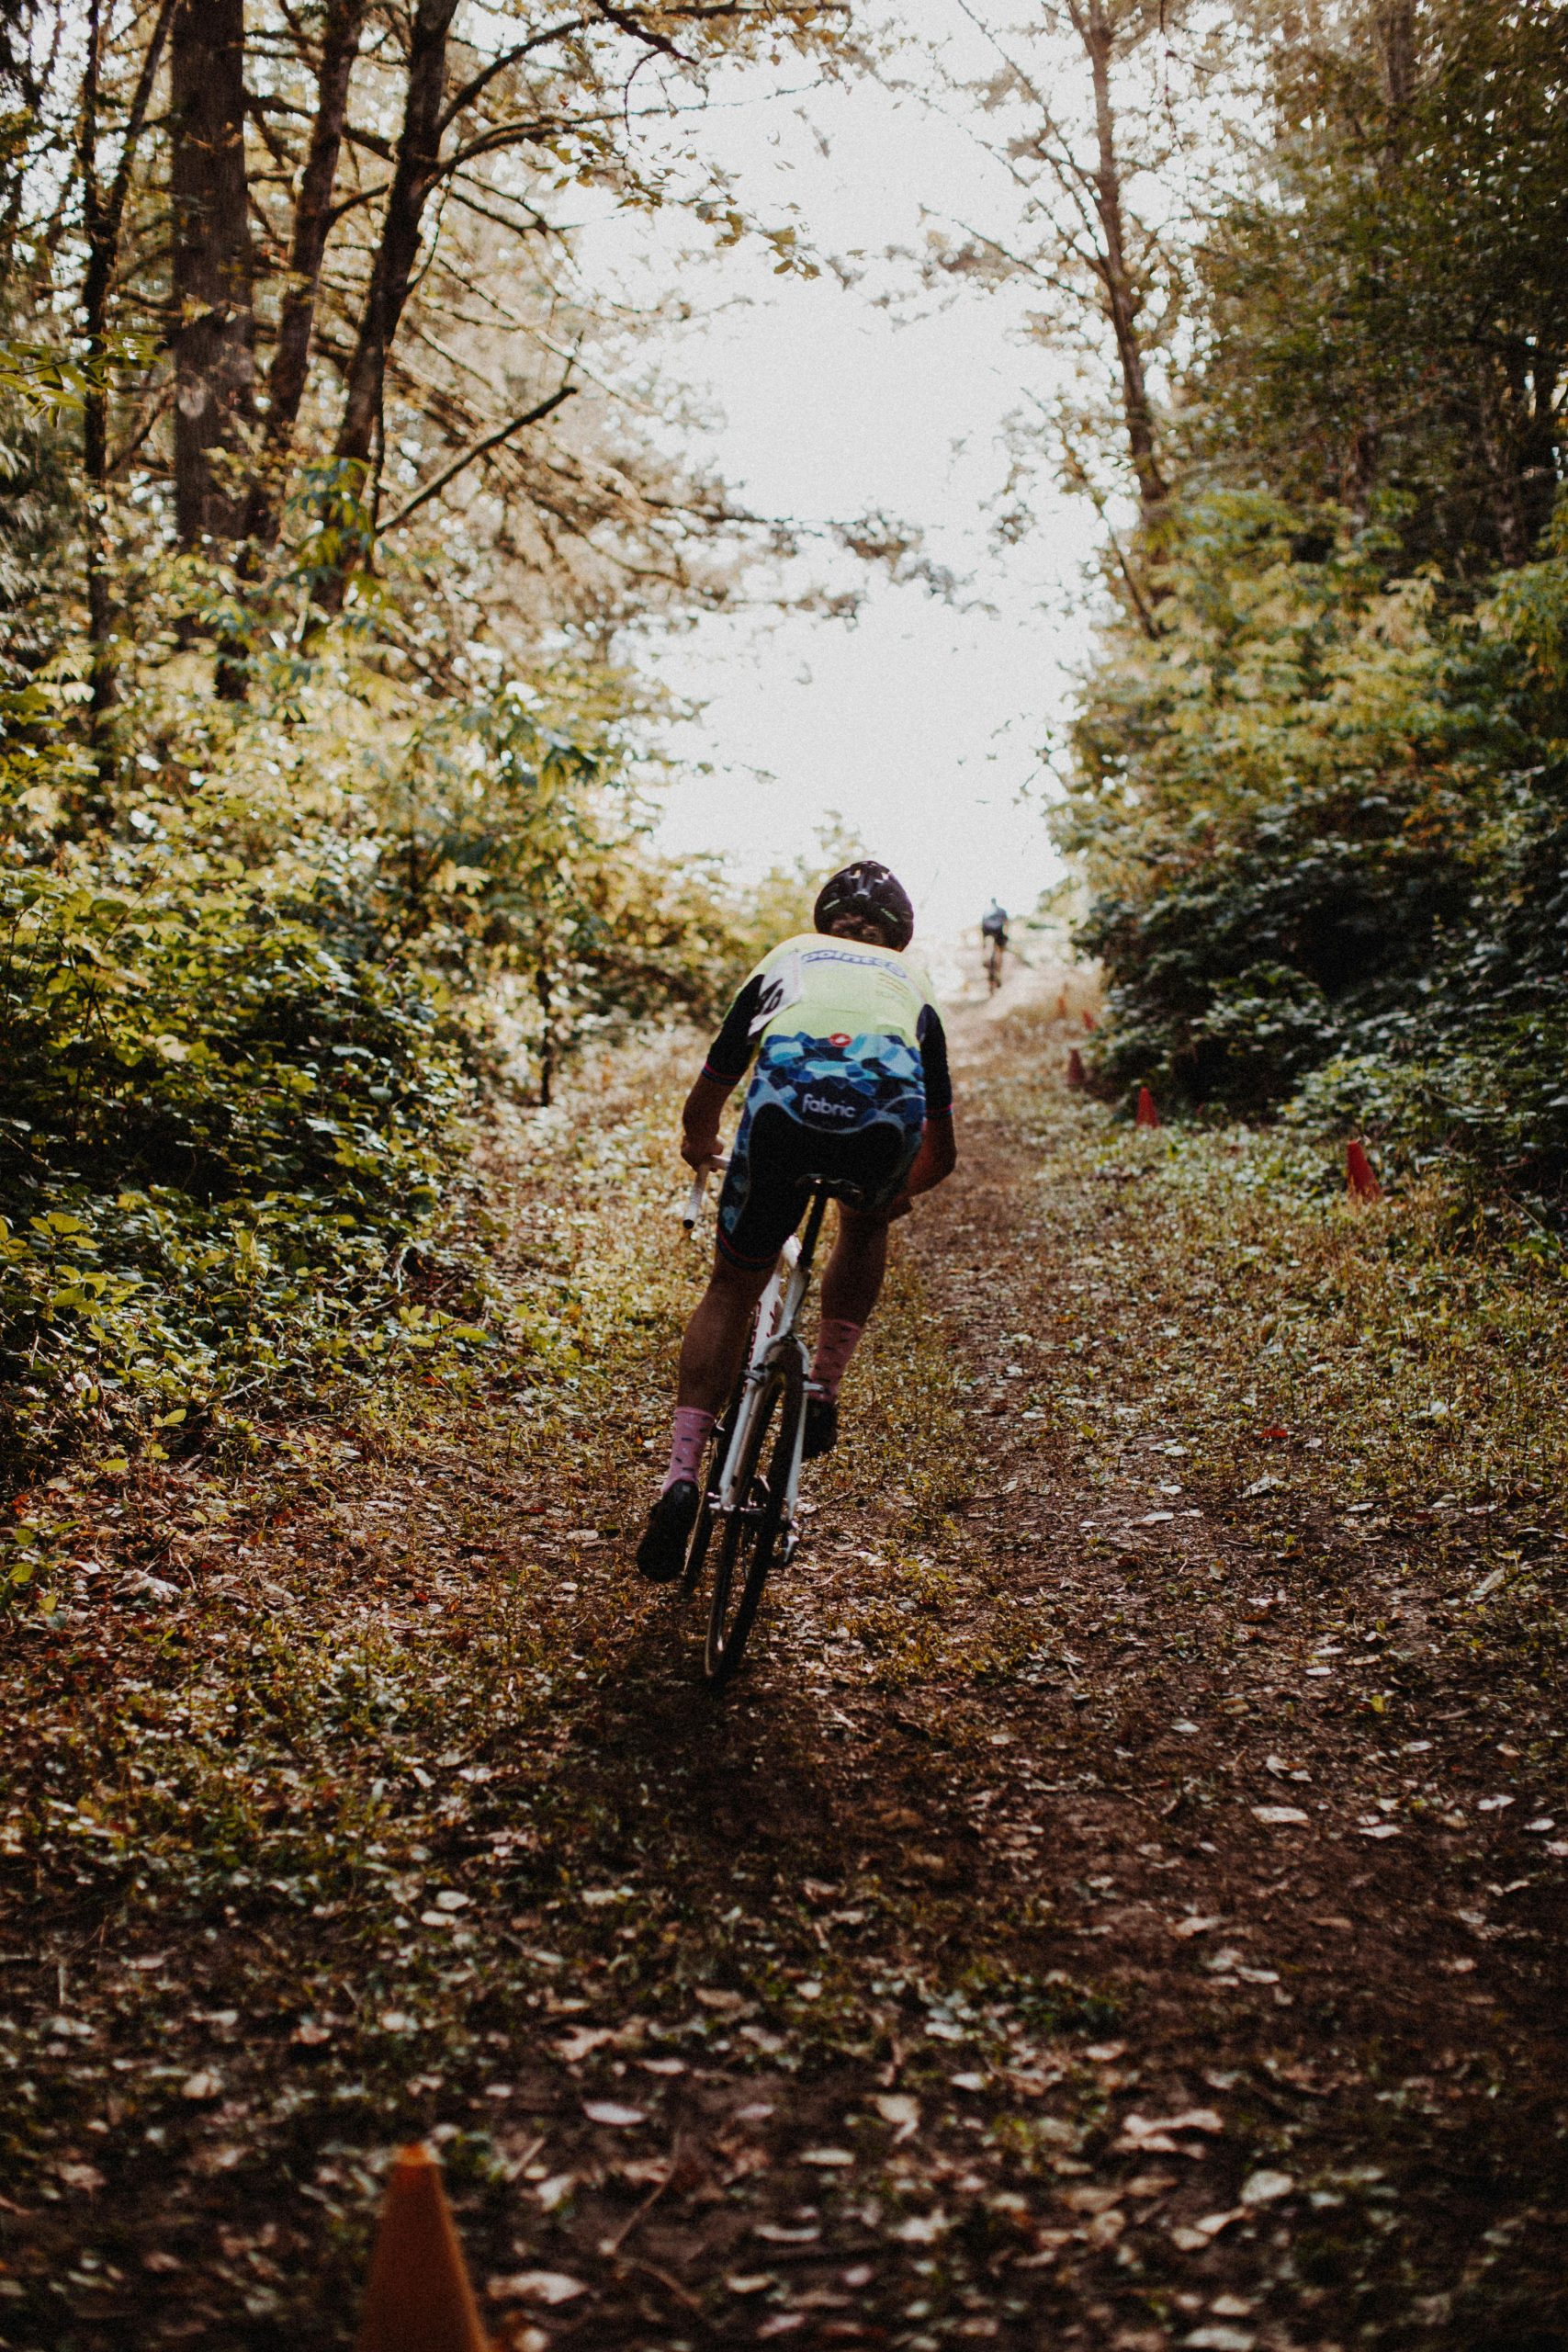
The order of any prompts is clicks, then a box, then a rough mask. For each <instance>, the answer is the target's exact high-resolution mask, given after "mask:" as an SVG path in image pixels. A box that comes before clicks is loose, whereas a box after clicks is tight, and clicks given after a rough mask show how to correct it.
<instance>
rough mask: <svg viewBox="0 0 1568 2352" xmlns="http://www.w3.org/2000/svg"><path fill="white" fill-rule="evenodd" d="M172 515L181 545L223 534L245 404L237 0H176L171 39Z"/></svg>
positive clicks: (245, 251)
mask: <svg viewBox="0 0 1568 2352" xmlns="http://www.w3.org/2000/svg"><path fill="white" fill-rule="evenodd" d="M169 84H170V86H169V121H170V132H171V155H170V171H169V197H170V204H171V209H172V211H173V216H174V218H173V224H172V225H173V250H174V263H173V274H172V275H173V293H174V309H175V318H174V334H173V341H174V352H175V527H176V529H177V531H178V533H179V537H180V539H181V541H182V542H183V544H184V545H186V546H187V547H189V546H193V545H195V544H197V542H198V541H200V540H201V539H203V538H207V537H211V538H214V539H219V540H224V541H231V540H233V539H236V538H237V537H239V535H240V531H241V528H242V526H243V517H244V514H245V509H246V505H247V503H248V501H247V498H246V494H245V490H244V486H243V482H242V481H241V479H240V476H239V472H238V469H237V467H235V466H232V465H226V464H224V463H223V462H222V461H223V460H224V458H228V457H230V456H232V455H235V454H237V453H238V451H239V450H240V448H241V447H242V444H243V437H244V429H245V427H246V426H247V425H248V424H249V423H250V421H251V419H252V417H253V415H254V388H255V309H254V250H253V246H252V241H251V223H250V213H249V193H248V187H247V173H246V164H245V24H244V0H177V6H175V16H174V24H173V28H172V32H171V36H170V44H169Z"/></svg>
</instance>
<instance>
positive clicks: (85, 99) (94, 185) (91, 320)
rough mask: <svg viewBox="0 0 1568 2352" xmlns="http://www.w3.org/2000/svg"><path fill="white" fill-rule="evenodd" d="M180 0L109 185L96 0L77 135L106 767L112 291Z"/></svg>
mask: <svg viewBox="0 0 1568 2352" xmlns="http://www.w3.org/2000/svg"><path fill="white" fill-rule="evenodd" d="M174 10H175V0H160V6H159V9H158V13H157V16H156V17H154V19H153V22H152V31H151V33H150V34H149V35H148V40H147V46H146V48H145V50H144V51H142V56H141V70H140V71H139V73H138V74H137V77H136V86H135V89H134V91H133V92H132V94H131V100H130V110H129V112H128V114H127V116H126V119H125V130H124V132H123V134H122V136H121V140H120V150H119V161H118V164H117V165H116V167H115V175H114V178H113V180H112V181H111V182H110V183H109V187H108V188H107V192H106V190H105V188H104V186H103V182H102V179H101V178H100V176H99V172H98V132H99V121H98V101H99V96H100V81H101V75H102V60H103V22H102V10H101V7H100V6H99V0H89V6H88V9H87V25H86V31H87V55H86V62H85V67H84V70H83V75H82V113H81V123H80V130H79V135H78V141H77V165H78V169H79V170H80V173H81V178H82V226H83V233H84V237H85V243H86V248H87V265H86V267H85V270H84V271H83V274H82V313H83V323H84V328H85V337H86V345H87V351H86V356H87V387H86V390H85V393H84V395H83V400H82V473H83V477H84V481H85V490H86V502H85V503H86V518H85V548H86V575H87V644H88V649H89V661H90V663H91V684H92V694H93V700H92V718H91V725H92V731H93V739H94V752H95V756H96V759H97V762H98V765H99V767H100V769H102V768H103V766H104V764H105V762H106V759H107V742H106V738H105V729H106V723H107V715H108V713H109V711H111V710H112V709H113V707H114V706H115V703H116V702H117V701H118V685H117V682H116V679H115V673H114V658H113V655H112V653H111V651H110V650H109V649H110V643H111V639H112V637H113V632H114V597H113V592H112V588H111V584H110V579H109V564H108V548H107V545H106V541H105V531H106V519H105V515H104V497H105V492H106V490H107V481H108V435H109V395H108V386H107V383H106V382H105V380H104V376H103V364H104V356H105V352H106V349H107V334H108V318H109V293H110V288H112V286H113V283H114V271H115V263H116V261H117V260H118V254H119V232H120V227H121V223H122V222H123V220H124V219H125V206H126V199H127V198H128V197H129V195H130V175H131V169H132V166H133V164H134V163H135V160H136V150H137V147H138V145H139V143H140V141H141V133H142V130H143V129H144V127H145V125H146V121H147V109H148V107H149V105H150V104H151V101H152V85H153V83H154V82H155V81H156V79H157V74H158V67H159V64H160V62H162V59H163V53H164V41H165V40H166V39H167V38H168V31H169V23H170V19H171V17H173V15H174Z"/></svg>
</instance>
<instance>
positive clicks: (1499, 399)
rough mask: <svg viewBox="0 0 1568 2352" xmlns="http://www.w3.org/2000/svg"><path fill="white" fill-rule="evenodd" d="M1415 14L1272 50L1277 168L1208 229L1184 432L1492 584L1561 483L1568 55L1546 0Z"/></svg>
mask: <svg viewBox="0 0 1568 2352" xmlns="http://www.w3.org/2000/svg"><path fill="white" fill-rule="evenodd" d="M1400 16H1401V12H1400V11H1399V10H1397V9H1385V8H1374V7H1371V6H1366V5H1360V6H1351V7H1349V8H1347V9H1345V10H1342V11H1337V12H1336V16H1335V18H1333V19H1330V20H1328V21H1327V22H1325V20H1324V19H1322V18H1317V19H1309V20H1308V21H1307V23H1306V24H1304V25H1303V22H1302V20H1300V19H1297V20H1296V21H1295V23H1294V25H1293V26H1292V28H1291V29H1290V30H1288V31H1287V32H1286V33H1285V34H1284V36H1283V38H1282V39H1281V40H1280V41H1279V42H1278V44H1277V45H1276V47H1275V49H1274V51H1273V54H1272V57H1271V59H1270V60H1269V62H1270V65H1271V67H1272V81H1273V96H1274V100H1275V108H1276V115H1275V125H1274V132H1275V135H1274V140H1273V142H1272V145H1271V147H1270V148H1269V150H1268V151H1267V156H1266V165H1265V172H1264V175H1263V176H1262V178H1261V180H1260V182H1259V184H1258V186H1257V187H1254V188H1253V189H1252V190H1251V191H1250V192H1249V193H1248V194H1247V196H1246V197H1245V198H1242V199H1241V200H1239V201H1238V202H1236V203H1235V204H1234V205H1233V206H1232V207H1230V208H1229V209H1228V210H1226V211H1224V213H1223V214H1222V215H1221V217H1220V218H1219V220H1217V221H1216V222H1215V224H1214V227H1213V232H1212V233H1211V234H1210V236H1209V237H1208V239H1207V240H1206V242H1205V248H1204V253H1203V256H1202V262H1201V301H1200V305H1199V308H1200V313H1201V320H1202V360H1201V371H1200V374H1199V377H1198V380H1197V382H1196V383H1195V384H1194V386H1193V390H1195V392H1196V393H1197V395H1198V397H1197V399H1196V401H1195V402H1194V403H1193V404H1192V406H1191V407H1190V411H1189V415H1188V424H1189V426H1190V440H1191V442H1192V444H1193V446H1194V447H1195V450H1196V452H1197V453H1198V454H1199V455H1200V456H1201V458H1204V459H1206V460H1207V461H1208V462H1209V463H1210V464H1211V465H1212V464H1215V463H1217V464H1218V465H1219V466H1220V468H1221V469H1222V470H1223V472H1224V475H1225V476H1226V477H1227V478H1228V479H1232V480H1240V481H1247V482H1256V481H1258V480H1259V479H1263V480H1267V481H1269V482H1271V483H1272V484H1274V485H1275V486H1276V487H1278V488H1281V489H1283V490H1284V491H1285V492H1286V494H1287V495H1289V496H1291V497H1293V498H1298V499H1303V498H1304V499H1306V500H1309V501H1310V500H1316V499H1318V498H1322V497H1325V496H1327V497H1330V498H1334V499H1338V500H1342V501H1344V502H1345V503H1348V504H1350V505H1353V506H1354V507H1355V508H1356V509H1357V511H1358V513H1359V514H1360V515H1372V514H1380V513H1381V514H1382V515H1383V516H1384V517H1385V519H1388V520H1392V521H1393V522H1395V523H1396V526H1397V529H1398V533H1399V538H1400V544H1401V547H1402V548H1403V562H1404V564H1405V565H1411V566H1413V565H1415V564H1416V563H1420V562H1425V561H1430V560H1437V561H1438V562H1439V563H1440V564H1441V566H1442V568H1443V570H1444V571H1445V573H1446V574H1448V575H1450V576H1453V577H1461V578H1464V579H1467V580H1473V581H1478V582H1484V579H1485V575H1486V573H1487V572H1488V571H1490V570H1491V569H1492V568H1493V567H1494V566H1495V565H1496V564H1497V563H1499V562H1502V563H1506V564H1517V563H1520V562H1523V561H1524V560H1526V559H1527V558H1528V557H1529V553H1530V552H1531V549H1532V547H1533V544H1534V542H1535V540H1536V538H1537V537H1538V535H1539V533H1540V531H1541V529H1542V528H1543V526H1545V524H1546V522H1547V520H1548V518H1549V517H1550V515H1551V505H1552V499H1553V495H1554V492H1555V487H1556V484H1557V482H1558V481H1559V480H1560V479H1561V476H1562V374H1563V368H1564V364H1565V360H1564V355H1565V354H1568V274H1565V273H1564V271H1563V268H1562V252H1563V247H1564V243H1565V241H1568V106H1565V104H1564V97H1565V89H1564V71H1565V60H1568V52H1565V51H1564V47H1563V41H1562V11H1561V8H1560V7H1558V6H1555V5H1552V0H1435V5H1427V6H1422V7H1421V8H1419V9H1417V10H1413V11H1411V12H1409V24H1408V29H1407V30H1406V31H1404V32H1403V33H1402V32H1401V29H1400V24H1399V19H1400ZM1406 44H1408V46H1406Z"/></svg>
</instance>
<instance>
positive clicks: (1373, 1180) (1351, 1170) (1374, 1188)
mask: <svg viewBox="0 0 1568 2352" xmlns="http://www.w3.org/2000/svg"><path fill="white" fill-rule="evenodd" d="M1345 1189H1346V1191H1347V1192H1348V1193H1349V1195H1350V1198H1351V1199H1352V1200H1353V1201H1381V1200H1382V1185H1381V1184H1380V1183H1379V1182H1378V1180H1377V1175H1376V1173H1375V1171H1374V1170H1373V1167H1372V1163H1371V1160H1370V1159H1368V1158H1367V1150H1366V1146H1365V1145H1364V1144H1359V1143H1348V1144H1347V1145H1346V1147H1345Z"/></svg>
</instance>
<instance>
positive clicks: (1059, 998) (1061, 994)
mask: <svg viewBox="0 0 1568 2352" xmlns="http://www.w3.org/2000/svg"><path fill="white" fill-rule="evenodd" d="M1066 1017H1067V991H1066V989H1057V990H1056V1018H1057V1020H1058V1021H1065V1020H1066Z"/></svg>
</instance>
